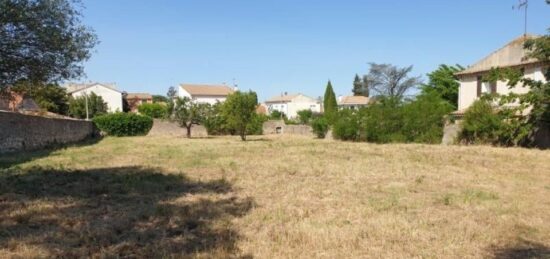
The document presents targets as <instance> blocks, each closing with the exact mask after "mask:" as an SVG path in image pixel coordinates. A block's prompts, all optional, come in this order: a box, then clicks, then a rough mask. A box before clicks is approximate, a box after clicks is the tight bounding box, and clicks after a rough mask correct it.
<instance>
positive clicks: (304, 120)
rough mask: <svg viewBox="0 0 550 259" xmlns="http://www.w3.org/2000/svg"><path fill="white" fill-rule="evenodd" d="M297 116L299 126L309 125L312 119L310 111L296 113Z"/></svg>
mask: <svg viewBox="0 0 550 259" xmlns="http://www.w3.org/2000/svg"><path fill="white" fill-rule="evenodd" d="M297 114H298V120H299V122H300V124H309V122H310V121H311V119H312V118H313V112H312V111H311V110H307V109H306V110H301V111H298V112H297Z"/></svg>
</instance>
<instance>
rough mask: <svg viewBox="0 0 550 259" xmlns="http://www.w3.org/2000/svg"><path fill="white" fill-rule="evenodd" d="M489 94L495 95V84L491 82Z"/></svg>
mask: <svg viewBox="0 0 550 259" xmlns="http://www.w3.org/2000/svg"><path fill="white" fill-rule="evenodd" d="M491 93H492V94H496V93H497V82H491Z"/></svg>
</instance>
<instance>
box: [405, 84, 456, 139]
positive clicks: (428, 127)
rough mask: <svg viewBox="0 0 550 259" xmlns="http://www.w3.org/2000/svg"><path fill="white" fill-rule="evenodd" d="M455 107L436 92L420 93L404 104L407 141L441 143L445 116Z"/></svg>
mask: <svg viewBox="0 0 550 259" xmlns="http://www.w3.org/2000/svg"><path fill="white" fill-rule="evenodd" d="M453 110H454V107H453V106H452V105H451V104H450V103H449V102H448V101H447V100H445V99H443V98H442V97H440V96H439V95H438V94H436V93H427V94H422V95H419V96H418V97H417V98H416V99H415V100H414V101H412V102H408V103H406V104H405V105H403V128H402V132H403V135H404V136H405V137H406V141H407V142H417V143H430V144H435V143H441V139H442V138H443V127H444V126H445V116H446V115H447V114H449V112H451V111H453Z"/></svg>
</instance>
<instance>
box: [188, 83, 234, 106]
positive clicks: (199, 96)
mask: <svg viewBox="0 0 550 259" xmlns="http://www.w3.org/2000/svg"><path fill="white" fill-rule="evenodd" d="M178 90H179V91H178V96H179V97H188V98H190V99H191V100H193V101H195V102H198V103H209V104H215V103H217V102H224V101H225V99H226V98H227V96H228V95H229V94H232V93H233V92H235V91H236V90H237V89H236V88H232V87H229V86H226V85H200V84H181V85H180V87H179V89H178Z"/></svg>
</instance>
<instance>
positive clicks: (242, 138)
mask: <svg viewBox="0 0 550 259" xmlns="http://www.w3.org/2000/svg"><path fill="white" fill-rule="evenodd" d="M240 133H241V134H240V135H241V140H242V141H246V129H242V130H241V132H240Z"/></svg>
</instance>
